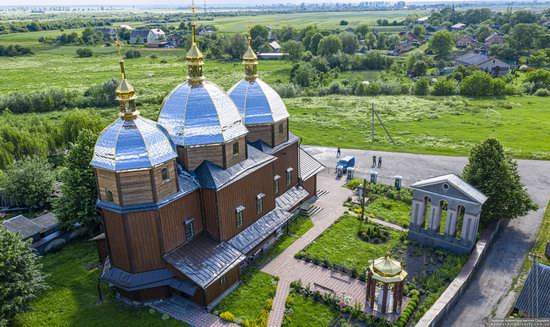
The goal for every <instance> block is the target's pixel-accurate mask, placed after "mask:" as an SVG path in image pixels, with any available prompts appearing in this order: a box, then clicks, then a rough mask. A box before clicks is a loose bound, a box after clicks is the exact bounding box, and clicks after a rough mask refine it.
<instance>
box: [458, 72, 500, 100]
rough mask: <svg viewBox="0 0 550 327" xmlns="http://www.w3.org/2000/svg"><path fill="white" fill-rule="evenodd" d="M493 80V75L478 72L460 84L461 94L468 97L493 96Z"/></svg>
mask: <svg viewBox="0 0 550 327" xmlns="http://www.w3.org/2000/svg"><path fill="white" fill-rule="evenodd" d="M492 85H493V79H492V77H491V75H489V74H487V73H485V72H482V71H476V72H474V73H473V74H472V75H470V76H468V77H465V78H464V80H462V82H461V83H460V94H461V95H466V96H488V95H492V94H493V90H492Z"/></svg>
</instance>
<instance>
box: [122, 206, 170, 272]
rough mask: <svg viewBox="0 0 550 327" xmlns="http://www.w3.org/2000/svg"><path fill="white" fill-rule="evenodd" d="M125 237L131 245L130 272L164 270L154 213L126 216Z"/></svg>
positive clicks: (155, 214) (138, 213)
mask: <svg viewBox="0 0 550 327" xmlns="http://www.w3.org/2000/svg"><path fill="white" fill-rule="evenodd" d="M126 219H127V230H126V232H127V236H128V239H129V242H130V243H131V251H132V253H131V260H132V261H133V271H132V272H134V273H135V272H143V271H149V270H153V269H160V268H164V266H165V264H164V261H163V260H162V254H161V240H160V237H159V236H160V231H158V230H157V219H159V217H158V213H157V212H156V211H145V212H133V213H129V214H127V217H126Z"/></svg>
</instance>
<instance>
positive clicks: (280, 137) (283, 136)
mask: <svg viewBox="0 0 550 327" xmlns="http://www.w3.org/2000/svg"><path fill="white" fill-rule="evenodd" d="M280 125H283V132H282V133H279V126H280ZM286 141H288V119H285V120H283V121H280V122H278V123H276V124H274V125H273V146H274V147H275V146H277V145H279V144H281V143H284V142H286Z"/></svg>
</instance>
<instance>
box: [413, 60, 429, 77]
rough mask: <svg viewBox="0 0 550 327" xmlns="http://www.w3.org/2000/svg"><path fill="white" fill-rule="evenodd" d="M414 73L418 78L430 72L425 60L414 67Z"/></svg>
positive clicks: (418, 61) (419, 61)
mask: <svg viewBox="0 0 550 327" xmlns="http://www.w3.org/2000/svg"><path fill="white" fill-rule="evenodd" d="M412 71H413V72H414V74H415V75H416V76H423V75H425V74H426V72H427V71H428V65H427V64H426V63H425V62H424V61H423V60H417V61H416V62H415V63H414V65H413V67H412Z"/></svg>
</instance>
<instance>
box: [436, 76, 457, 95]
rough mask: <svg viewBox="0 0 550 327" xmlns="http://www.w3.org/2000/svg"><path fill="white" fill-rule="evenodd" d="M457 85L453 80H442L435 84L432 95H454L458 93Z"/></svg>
mask: <svg viewBox="0 0 550 327" xmlns="http://www.w3.org/2000/svg"><path fill="white" fill-rule="evenodd" d="M455 89H456V83H455V82H454V80H452V79H448V80H447V79H440V80H438V81H437V82H435V84H434V87H433V90H432V94H433V95H437V96H447V95H454V94H455V93H456V91H455Z"/></svg>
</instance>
